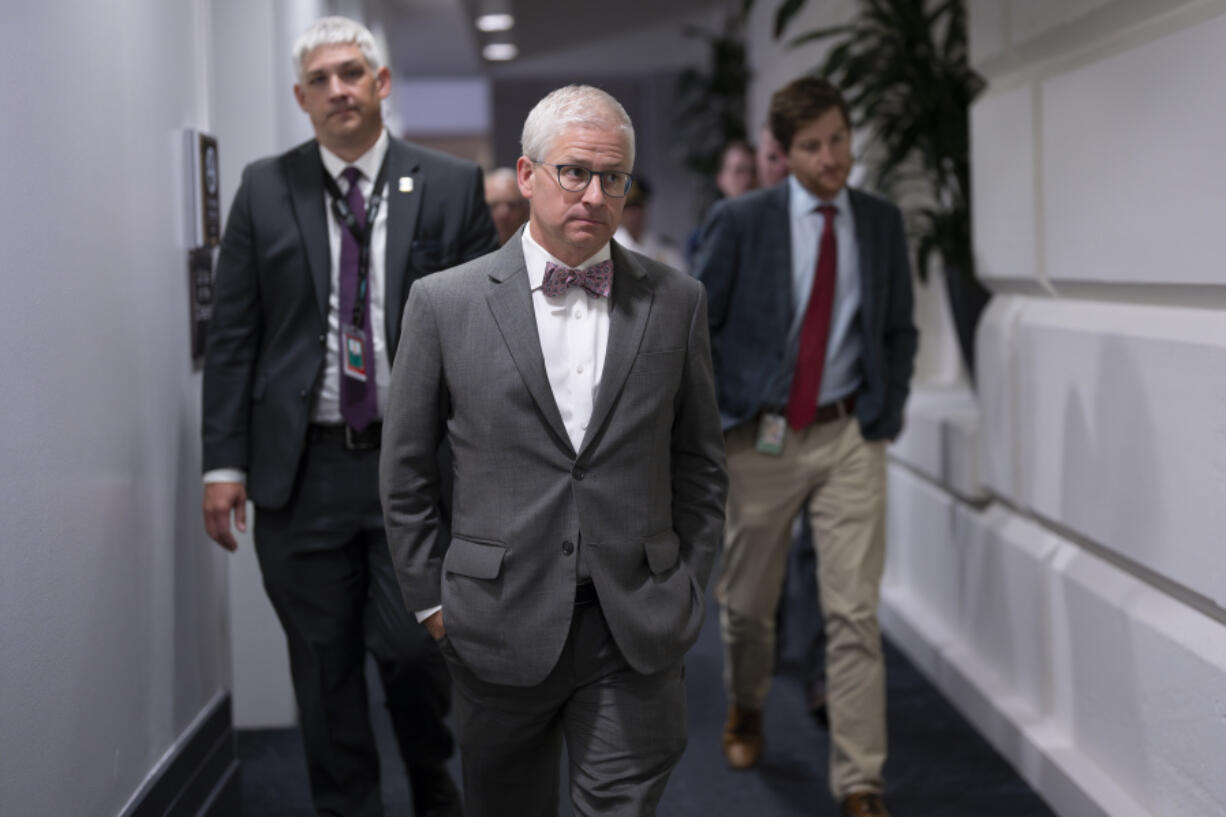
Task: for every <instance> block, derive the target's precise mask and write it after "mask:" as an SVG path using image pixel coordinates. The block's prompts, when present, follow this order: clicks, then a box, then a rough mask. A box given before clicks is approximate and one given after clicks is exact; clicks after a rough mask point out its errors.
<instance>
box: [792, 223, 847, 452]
mask: <svg viewBox="0 0 1226 817" xmlns="http://www.w3.org/2000/svg"><path fill="white" fill-rule="evenodd" d="M817 209H818V211H819V212H821V214H822V215H823V216H825V218H826V224H825V226H824V227H823V228H822V238H821V241H820V242H819V243H818V248H817V272H816V274H815V275H814V276H813V289H812V291H811V292H810V293H809V305H808V306H807V307H805V322H804V323H803V324H802V325H801V327H800V349H799V350H798V351H797V353H796V372H795V374H793V375H792V394H791V396H789V397H788V423H789V424H790V425H791V426H792V428H794V429H796V430H798V431H799V430H800V429H802V428H804V427H805V426H807V425H809V423H811V422H813V418H814V416H816V415H817V395H818V390H819V389H820V388H821V384H822V369H823V368H824V367H825V365H826V340H827V338H828V337H829V335H830V315H831V313H832V312H833V311H834V310H833V308H834V281H835V278H836V277H837V269H838V254H839V247H838V242H837V241H836V240H835V237H834V217H835V214H836V213H838V208H837V207H835V206H834V205H832V204H823V205H822V206H820V207H818V208H817Z"/></svg>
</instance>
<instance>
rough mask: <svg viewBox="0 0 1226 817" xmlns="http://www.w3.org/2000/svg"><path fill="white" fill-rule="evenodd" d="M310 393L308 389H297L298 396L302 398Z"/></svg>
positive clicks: (305, 397)
mask: <svg viewBox="0 0 1226 817" xmlns="http://www.w3.org/2000/svg"><path fill="white" fill-rule="evenodd" d="M310 393H311V390H310V389H299V390H298V396H299V397H301V398H302V399H303V400H305V399H307V396H308V395H309V394H310Z"/></svg>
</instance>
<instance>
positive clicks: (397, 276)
mask: <svg viewBox="0 0 1226 817" xmlns="http://www.w3.org/2000/svg"><path fill="white" fill-rule="evenodd" d="M406 178H407V179H410V180H411V181H410V182H408V183H407V184H406V185H405V186H407V187H408V188H409V189H408V190H407V191H406V190H402V188H401V179H406ZM425 185H426V180H425V179H424V178H423V177H422V173H421V162H420V161H419V159H418V157H417V155H416V151H414V150H413V148H412V146H410V145H408V144H407V143H405V142H401V141H400V140H399V139H391V140H390V141H389V143H388V147H387V254H386V257H385V260H386V266H385V267H384V270H385V274H384V280H383V304H384V308H383V314H384V318H383V323H384V326H385V328H386V331H387V348H388V349H390V350H392V352H393V354H394V353H395V349H396V345H397V344H396V341H397V339H398V338H399V337H400V318H401V312H402V307H403V305H404V299H405V297H406V294H407V291H408V287H409V285H410V284H411V283H412V281H410V280H408V278H409V250H410V249H411V248H412V246H413V236H414V234H415V233H416V231H417V216H418V213H419V212H420V211H421V199H422V194H423V190H424V188H425Z"/></svg>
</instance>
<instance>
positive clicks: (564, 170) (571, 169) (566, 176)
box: [532, 159, 634, 199]
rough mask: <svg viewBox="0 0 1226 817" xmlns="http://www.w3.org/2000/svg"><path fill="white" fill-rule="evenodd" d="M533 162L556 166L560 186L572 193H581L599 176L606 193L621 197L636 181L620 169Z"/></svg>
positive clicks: (616, 197)
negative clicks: (593, 168)
mask: <svg viewBox="0 0 1226 817" xmlns="http://www.w3.org/2000/svg"><path fill="white" fill-rule="evenodd" d="M532 163H533V164H538V165H548V166H549V167H552V168H556V169H557V171H558V186H559V187H561V188H562V189H563V190H566V191H568V192H571V193H581V192H583V191H584V190H587V186H588V184H590V183H591V181H592V176H599V177H600V189H601V190H602V191H603V192H604V194H605V195H606V196H611V197H612V198H615V199H620V198H623V197H624V196H625V195H626V194H627V193H629V192H630V185H632V184H633V183H634V177H633V176H631V175H630V174H629V173H623V172H622V171H620V170H601V171H600V172H597V171H595V170H592V169H590V168H586V167H584V166H583V165H555V164H553V163H552V162H538V161H537V160H536V159H533V160H532Z"/></svg>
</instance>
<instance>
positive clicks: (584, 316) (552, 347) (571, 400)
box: [414, 225, 617, 625]
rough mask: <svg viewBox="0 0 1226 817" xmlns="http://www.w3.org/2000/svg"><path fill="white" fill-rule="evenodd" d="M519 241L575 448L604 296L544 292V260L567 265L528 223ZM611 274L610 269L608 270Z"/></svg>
mask: <svg viewBox="0 0 1226 817" xmlns="http://www.w3.org/2000/svg"><path fill="white" fill-rule="evenodd" d="M523 247H524V266H525V267H526V268H527V270H528V282H529V284H530V286H531V287H532V310H533V312H534V313H535V314H536V332H537V336H538V337H539V338H540V341H541V354H542V355H543V356H544V358H545V373H546V374H547V375H548V376H549V388H550V389H551V390H552V391H553V399H554V402H556V403H557V404H558V411H559V412H560V413H561V415H562V422H563V423H564V424H565V426H566V434H567V436H568V437H570V444H571V445H572V446H574V449H575V451H576V452H577V451H578V450H579V448H580V446H581V445H582V444H583V436H584V434H586V433H587V427H588V423H589V422H590V421H591V419H592V404H593V403H595V402H596V394H597V392H599V391H600V376H601V374H602V373H603V372H604V359H605V352H606V351H607V350H608V347H609V299H608V298H597V297H596V296H594V295H592V294H590V293H589V292H588V291H587V290H586V289H584V288H583V287H568V288H567V290H566V294H565V295H562V296H560V297H557V298H549V297H546V295H545V291H544V290H543V289H542V288H541V286H542V284H543V283H544V281H545V264H546V263H547V262H549V261H552V262H553V263H555V264H558V265H560V266H563V267H565V266H568V265H567V264H563V263H562V262H561V261H559V260H558V259H557V258H554V257H553V256H552V255H550V254H549V253H548V252H547V251H546V250H545V248H544V247H542V246H541V245H540V244H538V243H537V242H536V240H535V239H533V238H532V226H531V225H529V226H528V227H526V228H524V231H523ZM609 257H610V250H609V245H608V244H607V243H606V244H605V245H604V246H603V247H601V248H600V249H599V250H597V251H596V254H595V255H593V256H592V257H591V258H588V259H587V260H586V261H584V262H583V263H581V264H580V265H579V269H587V268H588V267H590V266H592V265H593V264H599V263H600V262H601V261H606V260H608V259H609ZM616 274H617V271H616V270H614V276H616ZM442 609H443V608H442V605H438V606H436V607H431V608H430V609H428V610H418V611H415V612H414V615H415V616H416V617H417V620H418V621H419V622H420V621H425V620H426V619H427V618H429V617H430V616H432V615H434V614H435V613H437V612H438V611H439V610H442ZM444 625H446V621H444Z"/></svg>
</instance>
